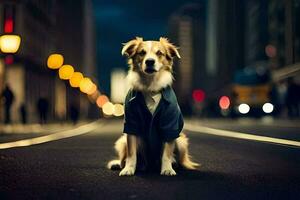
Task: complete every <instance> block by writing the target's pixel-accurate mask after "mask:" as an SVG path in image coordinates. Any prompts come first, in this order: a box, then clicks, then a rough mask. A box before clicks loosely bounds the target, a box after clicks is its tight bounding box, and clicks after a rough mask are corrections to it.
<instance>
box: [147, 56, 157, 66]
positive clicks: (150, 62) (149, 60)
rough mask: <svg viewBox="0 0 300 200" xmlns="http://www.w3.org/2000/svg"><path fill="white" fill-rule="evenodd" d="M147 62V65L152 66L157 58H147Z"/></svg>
mask: <svg viewBox="0 0 300 200" xmlns="http://www.w3.org/2000/svg"><path fill="white" fill-rule="evenodd" d="M145 63H146V65H147V67H152V66H153V65H154V63H155V60H154V59H152V58H149V59H147V60H146V62H145Z"/></svg>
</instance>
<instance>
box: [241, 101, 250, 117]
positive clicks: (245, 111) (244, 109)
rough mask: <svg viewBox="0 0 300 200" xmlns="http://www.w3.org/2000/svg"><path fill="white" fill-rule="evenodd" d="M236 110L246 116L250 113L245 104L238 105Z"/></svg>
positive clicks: (248, 107)
mask: <svg viewBox="0 0 300 200" xmlns="http://www.w3.org/2000/svg"><path fill="white" fill-rule="evenodd" d="M238 109H239V112H240V113H242V114H247V113H248V112H249V111H250V106H249V105H248V104H246V103H242V104H241V105H239V107H238Z"/></svg>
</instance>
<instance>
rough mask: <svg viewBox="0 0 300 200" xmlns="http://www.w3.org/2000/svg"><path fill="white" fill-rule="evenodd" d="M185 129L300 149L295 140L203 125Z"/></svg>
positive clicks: (190, 125) (186, 126)
mask: <svg viewBox="0 0 300 200" xmlns="http://www.w3.org/2000/svg"><path fill="white" fill-rule="evenodd" d="M184 129H185V130H188V131H193V132H199V133H205V134H210V135H216V136H222V137H230V138H237V139H242V140H252V141H259V142H268V143H273V144H281V145H288V146H293V147H300V142H298V141H294V140H287V139H280V138H273V137H267V136H260V135H252V134H248V133H242V132H236V131H227V130H222V129H215V128H209V127H205V126H201V125H193V124H189V123H186V124H185V126H184Z"/></svg>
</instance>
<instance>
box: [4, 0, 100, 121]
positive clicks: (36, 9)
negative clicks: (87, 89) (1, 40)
mask: <svg viewBox="0 0 300 200" xmlns="http://www.w3.org/2000/svg"><path fill="white" fill-rule="evenodd" d="M92 10H93V9H92V5H91V1H90V0H81V1H76V4H74V2H73V1H71V0H66V1H56V0H49V1H40V0H22V1H19V0H2V1H1V2H0V13H1V15H0V33H1V34H3V33H9V32H13V33H15V34H18V35H20V36H21V38H22V41H21V46H20V50H19V51H18V53H16V54H14V55H1V65H2V67H1V69H2V70H1V71H2V72H3V73H2V77H3V79H4V83H2V85H1V88H3V85H4V84H9V85H10V86H11V88H12V91H13V92H14V95H15V102H14V104H13V107H12V114H13V116H12V119H13V122H19V121H20V117H19V115H18V113H19V111H18V110H19V109H20V107H21V105H22V104H24V105H25V107H26V110H27V114H28V121H29V122H37V121H38V116H37V114H36V113H37V102H38V101H39V99H40V98H44V99H47V101H48V103H49V118H50V120H53V119H55V118H56V119H57V118H59V119H65V118H66V117H67V114H68V110H69V107H70V105H71V104H72V105H73V104H76V105H77V106H78V108H80V110H81V111H82V112H81V113H83V114H85V115H87V112H88V105H89V103H88V102H87V99H86V98H84V97H83V96H81V94H80V93H79V92H77V91H76V90H75V89H71V88H70V87H69V86H68V85H67V84H65V83H64V82H62V81H61V80H58V77H57V76H56V73H55V72H53V71H50V70H49V69H47V67H46V61H47V57H48V56H49V55H50V54H52V53H61V54H63V55H64V57H65V63H68V64H71V65H73V66H74V68H75V69H76V70H80V71H82V72H84V73H85V75H87V76H90V77H93V78H94V79H95V78H96V77H95V66H96V65H95V55H94V52H95V50H94V43H95V42H94V34H93V31H94V30H93V26H94V23H93V14H92ZM2 13H4V14H2ZM1 110H3V109H1Z"/></svg>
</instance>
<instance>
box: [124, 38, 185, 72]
mask: <svg viewBox="0 0 300 200" xmlns="http://www.w3.org/2000/svg"><path fill="white" fill-rule="evenodd" d="M122 55H126V56H127V57H128V58H129V60H130V61H131V63H130V64H131V65H132V67H133V70H134V71H139V72H142V73H144V74H146V75H148V76H155V75H156V74H158V73H160V72H161V71H164V70H168V71H172V65H173V58H174V57H177V58H180V55H179V52H178V50H177V47H176V46H174V45H173V44H171V43H170V42H169V40H168V39H167V38H163V37H161V38H160V39H159V41H143V38H140V37H137V38H135V39H133V40H131V41H129V42H127V43H125V44H124V47H123V49H122Z"/></svg>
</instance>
